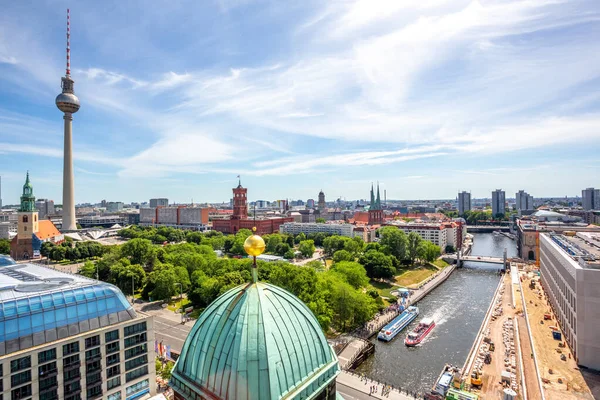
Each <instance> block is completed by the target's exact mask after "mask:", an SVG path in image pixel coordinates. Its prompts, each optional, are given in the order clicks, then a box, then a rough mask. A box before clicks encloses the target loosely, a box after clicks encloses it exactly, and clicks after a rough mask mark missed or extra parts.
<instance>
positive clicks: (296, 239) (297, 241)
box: [294, 232, 314, 244]
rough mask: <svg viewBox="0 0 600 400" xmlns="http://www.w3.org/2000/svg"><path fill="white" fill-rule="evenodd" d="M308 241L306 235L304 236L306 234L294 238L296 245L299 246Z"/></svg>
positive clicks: (302, 233)
mask: <svg viewBox="0 0 600 400" xmlns="http://www.w3.org/2000/svg"><path fill="white" fill-rule="evenodd" d="M303 240H306V235H305V234H304V232H300V233H299V234H297V235H296V237H295V238H294V243H296V244H298V243H300V242H301V241H303ZM313 242H314V241H313Z"/></svg>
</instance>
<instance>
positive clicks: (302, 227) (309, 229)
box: [279, 222, 354, 237]
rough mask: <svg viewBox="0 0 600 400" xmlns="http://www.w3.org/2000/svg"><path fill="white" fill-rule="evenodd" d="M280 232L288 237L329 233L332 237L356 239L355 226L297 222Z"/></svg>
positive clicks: (281, 228) (284, 227) (280, 228)
mask: <svg viewBox="0 0 600 400" xmlns="http://www.w3.org/2000/svg"><path fill="white" fill-rule="evenodd" d="M279 232H281V233H287V234H288V235H297V234H299V233H304V234H305V235H307V236H308V235H309V234H311V233H319V232H321V233H327V234H330V235H339V236H347V237H354V225H351V224H317V223H306V224H303V223H297V222H286V223H285V224H283V225H281V226H280V227H279Z"/></svg>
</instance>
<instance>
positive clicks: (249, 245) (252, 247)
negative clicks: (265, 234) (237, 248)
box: [244, 228, 266, 257]
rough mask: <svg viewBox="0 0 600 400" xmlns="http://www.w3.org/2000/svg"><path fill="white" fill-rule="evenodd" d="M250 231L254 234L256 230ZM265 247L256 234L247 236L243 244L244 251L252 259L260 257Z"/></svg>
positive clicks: (261, 239)
mask: <svg viewBox="0 0 600 400" xmlns="http://www.w3.org/2000/svg"><path fill="white" fill-rule="evenodd" d="M252 231H254V232H256V228H252ZM265 247H266V246H265V241H264V240H263V238H261V237H260V236H258V235H257V234H256V233H255V234H253V235H252V236H248V238H246V241H245V242H244V250H245V251H246V253H248V255H249V256H253V257H256V256H260V255H261V254H262V253H264V251H265Z"/></svg>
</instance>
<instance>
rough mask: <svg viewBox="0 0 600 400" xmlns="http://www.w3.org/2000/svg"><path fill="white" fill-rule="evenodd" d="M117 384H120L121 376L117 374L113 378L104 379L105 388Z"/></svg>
mask: <svg viewBox="0 0 600 400" xmlns="http://www.w3.org/2000/svg"><path fill="white" fill-rule="evenodd" d="M117 386H121V377H120V376H117V377H115V378H112V379H109V380H108V381H106V389H107V390H110V389H112V388H116V387H117Z"/></svg>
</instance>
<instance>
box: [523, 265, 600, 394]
mask: <svg viewBox="0 0 600 400" xmlns="http://www.w3.org/2000/svg"><path fill="white" fill-rule="evenodd" d="M520 276H521V277H522V278H523V281H522V284H521V287H522V288H523V294H524V297H525V303H526V304H525V306H526V307H527V314H528V316H529V325H530V326H531V335H532V337H533V345H534V347H535V352H536V357H537V362H538V366H539V369H540V374H541V377H542V379H548V380H549V381H550V383H544V384H543V387H544V391H545V393H546V398H548V399H593V396H592V393H591V391H590V389H589V387H588V385H587V384H586V382H585V380H584V378H583V375H582V374H581V372H580V371H579V369H578V367H577V364H576V363H575V360H574V359H573V356H572V354H571V351H570V350H569V348H568V347H564V348H559V347H558V344H559V343H560V342H559V341H558V340H554V339H553V338H552V330H551V329H550V328H549V327H550V326H557V323H556V319H555V317H554V315H553V313H552V310H551V308H550V306H549V305H548V304H547V303H546V300H545V298H544V295H543V290H542V288H541V285H540V284H539V283H536V285H535V289H533V290H532V289H530V288H529V282H530V280H531V278H532V277H533V274H531V273H527V272H522V273H521V274H520ZM535 279H536V280H537V277H536V278H535ZM545 313H549V314H551V315H552V320H549V321H544V323H543V324H541V323H540V321H542V320H543V319H544V314H545ZM523 325H524V324H523ZM519 327H520V325H519ZM557 349H559V350H560V351H561V353H558V351H557ZM561 354H564V355H565V356H566V357H567V359H566V361H562V360H561V358H560V357H561ZM569 356H570V357H569ZM549 369H552V373H550V372H549ZM559 379H560V380H561V381H562V383H559V382H558V381H559Z"/></svg>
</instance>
